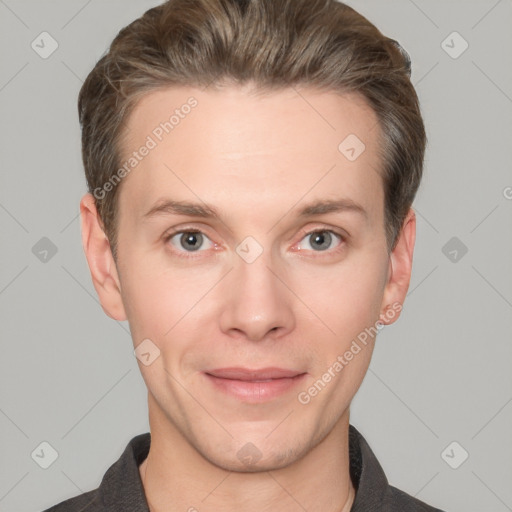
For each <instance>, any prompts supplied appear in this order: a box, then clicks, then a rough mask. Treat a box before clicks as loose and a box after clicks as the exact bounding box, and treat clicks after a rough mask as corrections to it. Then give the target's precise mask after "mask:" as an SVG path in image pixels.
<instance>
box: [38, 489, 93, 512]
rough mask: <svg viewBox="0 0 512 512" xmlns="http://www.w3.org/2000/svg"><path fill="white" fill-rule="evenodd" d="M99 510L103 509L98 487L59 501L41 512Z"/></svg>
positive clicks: (90, 511) (87, 511)
mask: <svg viewBox="0 0 512 512" xmlns="http://www.w3.org/2000/svg"><path fill="white" fill-rule="evenodd" d="M100 510H103V506H102V505H101V504H100V501H99V497H98V489H94V490H93V491H88V492H85V493H83V494H80V495H78V496H75V497H73V498H69V499H67V500H65V501H61V502H60V503H58V504H57V505H54V506H53V507H51V508H48V509H46V510H44V511H43V512H99V511H100Z"/></svg>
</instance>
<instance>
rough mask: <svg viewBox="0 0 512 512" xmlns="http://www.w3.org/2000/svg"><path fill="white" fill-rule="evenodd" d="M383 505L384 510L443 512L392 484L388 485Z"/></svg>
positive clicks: (389, 511)
mask: <svg viewBox="0 0 512 512" xmlns="http://www.w3.org/2000/svg"><path fill="white" fill-rule="evenodd" d="M383 505H384V507H383V509H382V510H383V511H386V512H395V511H396V512H443V511H442V510H440V509H438V508H435V507H432V506H430V505H427V504H426V503H424V502H423V501H420V500H419V499H417V498H414V497H413V496H411V495H410V494H407V493H406V492H404V491H401V490H400V489H397V488H396V487H393V486H392V485H390V486H389V487H388V490H387V493H386V498H385V500H384V504H383Z"/></svg>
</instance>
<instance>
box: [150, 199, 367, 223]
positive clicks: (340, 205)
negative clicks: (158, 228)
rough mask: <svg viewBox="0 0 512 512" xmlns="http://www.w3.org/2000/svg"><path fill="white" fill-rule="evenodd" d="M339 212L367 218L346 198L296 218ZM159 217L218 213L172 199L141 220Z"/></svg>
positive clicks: (322, 202)
mask: <svg viewBox="0 0 512 512" xmlns="http://www.w3.org/2000/svg"><path fill="white" fill-rule="evenodd" d="M340 212H353V213H357V214H359V215H361V216H363V217H364V218H368V213H367V211H366V210H365V209H364V208H363V206H361V205H360V204H359V203H356V202H355V201H353V200H352V199H348V198H342V199H336V200H319V201H315V202H313V203H310V204H307V205H306V206H304V207H303V208H301V209H300V210H299V211H298V213H297V216H298V217H301V218H303V217H313V216H315V215H323V214H326V213H340ZM160 215H162V216H163V215H186V216H190V217H202V218H207V219H208V218H210V219H218V218H220V214H219V211H218V210H217V209H216V208H215V207H213V206H211V205H208V204H206V203H202V204H201V203H192V202H188V201H175V200H172V199H163V200H159V201H157V202H156V203H155V205H154V206H153V207H152V208H151V209H150V210H149V211H147V212H146V213H145V214H144V215H143V218H144V219H150V218H152V217H156V216H160Z"/></svg>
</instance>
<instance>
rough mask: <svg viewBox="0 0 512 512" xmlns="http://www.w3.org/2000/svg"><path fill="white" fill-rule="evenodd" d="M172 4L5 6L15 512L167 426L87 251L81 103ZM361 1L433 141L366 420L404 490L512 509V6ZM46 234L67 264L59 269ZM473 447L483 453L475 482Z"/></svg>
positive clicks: (450, 503)
mask: <svg viewBox="0 0 512 512" xmlns="http://www.w3.org/2000/svg"><path fill="white" fill-rule="evenodd" d="M157 3H159V2H157V1H143V0H138V1H130V2H127V1H126V0H103V1H99V0H89V1H86V0H80V1H76V0H73V1H70V0H66V1H64V0H52V1H41V0H37V1H36V0H30V1H29V0H17V1H15V0H0V38H1V41H0V42H1V56H2V61H1V62H2V65H1V69H0V108H1V120H2V125H1V137H0V158H1V160H0V172H1V183H2V185H1V188H0V226H1V247H2V250H1V251H0V255H1V264H0V315H1V317H0V322H1V332H2V338H1V344H2V345H1V348H2V351H1V353H2V357H0V378H1V387H0V390H1V395H0V437H1V440H2V441H1V443H2V444H1V455H0V464H1V471H0V510H1V511H6V512H7V511H8V512H28V511H38V510H42V509H45V508H47V507H49V506H50V505H53V504H55V503H57V502H60V501H62V500H64V499H66V498H69V497H71V496H74V495H76V494H78V493H80V492H83V491H87V490H90V489H92V488H95V487H97V486H98V485H99V483H100V480H101V477H102V475H103V474H104V472H105V471H106V470H107V468H108V467H109V466H110V465H111V464H112V463H113V462H114V461H115V460H117V458H118V457H119V456H120V454H121V452H122V451H123V449H124V447H125V446H126V444H127V443H128V441H129V440H130V439H131V438H132V437H133V436H135V435H137V434H139V433H141V432H147V431H148V430H149V426H148V422H147V405H146V399H147V397H146V388H145V385H144V382H143V380H142V378H141V376H140V373H139V370H138V367H137V362H136V359H135V357H134V356H133V347H132V341H131V338H130V334H129V330H128V325H127V323H126V322H124V323H119V322H115V321H113V320H111V319H109V318H108V317H107V316H106V315H105V314H104V313H103V311H102V309H101V307H100V305H99V303H98V300H97V297H96V294H95V291H94V288H93V286H92V283H91V280H90V274H89V270H88V267H87V264H86V260H85V257H84V255H83V250H82V246H81V239H80V224H79V218H78V212H79V208H78V205H79V201H80V198H81V196H82V195H83V193H85V191H86V189H85V179H84V176H83V170H82V164H81V157H80V132H79V126H78V121H77V112H76V99H77V94H78V90H79V88H80V86H81V83H82V81H83V79H84V78H85V77H86V76H87V74H88V72H89V71H90V70H91V69H92V67H93V66H94V63H95V62H96V61H97V60H98V59H99V58H100V56H101V55H102V53H103V52H104V50H105V49H106V47H107V45H108V44H109V43H110V41H111V40H112V38H113V37H114V36H115V34H116V33H117V32H118V30H119V29H120V28H122V27H123V26H125V25H126V24H127V23H129V22H130V21H132V20H133V19H135V18H136V17H138V16H139V15H140V14H142V13H143V12H144V11H145V10H146V9H148V8H149V7H152V6H154V5H156V4H157ZM348 3H349V4H350V5H352V6H353V7H355V8H356V9H357V10H359V11H360V12H361V13H362V14H364V15H365V16H366V17H368V18H369V19H370V21H372V22H373V23H375V24H376V25H377V26H378V27H379V28H380V29H381V30H382V31H383V32H384V33H385V34H386V35H388V36H390V37H393V38H395V39H397V40H398V41H400V43H401V44H402V45H403V46H404V47H405V48H406V49H407V51H408V52H409V54H410V55H411V58H412V70H413V73H412V80H413V82H414V83H415V84H416V86H417V90H418V94H419V96H420V100H421V104H422V110H423V113H424V117H425V122H426V125H427V130H428V136H429V147H428V150H427V156H426V168H425V178H424V181H423V184H422V188H421V189H420V192H419V194H418V196H417V200H416V202H415V208H416V212H417V215H418V231H417V245H416V252H415V259H414V269H413V276H412V282H411V287H410V291H409V296H408V299H407V301H406V303H405V307H404V312H403V315H402V317H401V319H400V320H399V322H398V323H396V324H395V325H393V326H391V327H386V328H385V329H384V330H383V331H382V333H381V334H380V335H379V339H378V341H377V347H376V350H375V353H374V357H373V360H372V363H371V366H370V370H369V372H368V374H367V376H366V378H365V381H364V382H363V385H362V387H361V389H360V391H359V393H358V394H357V395H356V398H355V400H354V402H353V405H352V415H351V422H352V423H353V424H354V425H355V426H356V427H357V428H358V429H359V430H360V431H361V432H362V433H363V435H364V436H365V437H366V438H367V440H368V441H369V443H370V446H371V447H372V449H373V450H374V452H375V453H376V455H377V457H378V458H379V460H380V462H381V464H382V465H383V467H384V470H385V471H386V474H387V476H388V479H389V480H390V483H391V484H392V485H395V486H397V487H399V488H401V489H403V490H405V491H406V492H408V493H410V494H412V495H415V496H417V497H418V498H419V499H422V500H424V501H426V502H428V503H431V504H432V505H436V506H438V507H441V508H443V509H446V510H448V511H465V512H471V511H475V512H476V511H481V510H486V511H495V512H502V511H506V510H512V485H511V483H512V437H511V434H510V433H511V425H512V404H511V402H512V372H511V370H510V367H511V360H512V343H511V336H510V333H511V332H512V315H511V312H512V309H511V308H512V271H511V261H512V260H511V256H512V237H511V233H512V229H511V228H512V200H511V198H512V188H510V187H512V172H511V155H510V146H511V142H512V137H511V136H512V67H511V62H512V61H511V54H512V31H511V27H512V23H511V22H512V2H511V1H510V0H501V1H495V0H492V1H487V0H478V1H476V0H474V1H467V0H465V1H462V0H457V1H456V0H451V1H446V0H442V1H441V0H437V1H433V0H429V1H426V0H415V1H412V0H393V1H387V2H383V1H382V0H371V1H370V0H358V1H356V0H352V1H350V2H348ZM43 31H47V32H49V33H50V34H51V35H52V37H53V38H54V39H55V40H56V41H57V42H58V45H59V46H58V48H57V50H56V51H55V52H54V53H53V54H52V55H51V56H50V57H48V58H47V59H43V58H41V57H40V56H39V55H38V54H37V53H36V52H35V51H34V50H33V49H32V47H31V43H32V41H34V40H36V41H37V39H36V38H37V37H38V36H39V34H40V33H41V32H43ZM453 31H457V32H459V33H460V34H461V36H462V37H463V38H464V39H465V40H466V41H467V42H468V44H469V47H468V49H467V50H466V51H465V52H464V53H463V54H462V55H460V56H459V57H458V58H453V57H452V56H450V55H448V53H447V52H446V51H445V49H446V45H449V46H452V47H453V48H452V49H451V51H452V53H453V52H454V51H458V50H460V49H461V48H462V46H461V44H462V42H461V40H457V39H453V38H452V39H450V38H449V39H448V40H447V43H444V45H445V46H444V47H443V46H442V42H443V41H444V40H445V39H446V38H447V36H449V34H451V33H452V32H453ZM452 40H453V42H452ZM47 48H48V46H47ZM507 187H508V188H507ZM42 237H47V238H48V239H50V240H51V242H52V243H53V244H54V245H55V247H56V249H57V252H56V254H54V255H52V253H51V252H50V253H48V255H47V260H46V262H44V261H41V260H40V257H42V256H41V254H39V257H37V251H38V250H41V244H43V246H44V245H45V244H48V242H45V241H43V242H40V239H41V238H42ZM452 237H457V239H456V240H455V241H452V242H451V243H450V244H449V245H448V246H447V247H445V244H447V242H448V241H449V240H450V239H452ZM38 243H39V245H36V244H38ZM453 244H455V245H453ZM461 244H464V246H465V247H466V248H467V250H468V251H467V253H466V254H463V246H462V245H461ZM34 246H35V247H36V248H35V249H34V250H33V248H34ZM443 247H445V248H444V249H443ZM454 249H455V250H456V251H457V253H456V254H455V253H454V252H453V250H454ZM34 252H35V253H36V254H34ZM453 259H455V261H452V260H453ZM43 441H46V442H48V443H50V445H51V446H53V447H54V448H55V450H56V451H57V452H58V458H57V459H56V460H55V462H54V463H53V464H52V465H51V466H50V467H49V468H48V469H42V468H41V467H40V466H39V465H38V464H36V462H35V461H34V460H33V458H32V457H31V454H32V452H33V451H34V450H35V449H36V448H38V447H39V445H40V443H41V442H43ZM453 441H456V442H457V443H459V445H460V446H462V447H463V449H465V450H466V451H467V452H468V453H469V458H468V459H467V460H466V461H465V462H464V463H463V464H461V465H460V467H458V468H457V469H452V468H451V467H450V466H449V465H448V464H447V462H446V460H450V462H451V463H452V464H454V463H458V462H460V460H461V459H460V457H461V455H460V454H461V449H460V448H458V447H456V449H455V450H454V451H453V452H452V451H451V449H448V450H447V451H445V449H446V448H447V446H448V445H450V443H452V442H453ZM443 452H444V453H445V455H444V457H443V456H442V455H441V454H442V453H443ZM447 453H448V455H449V457H448V458H447V455H446V454H447Z"/></svg>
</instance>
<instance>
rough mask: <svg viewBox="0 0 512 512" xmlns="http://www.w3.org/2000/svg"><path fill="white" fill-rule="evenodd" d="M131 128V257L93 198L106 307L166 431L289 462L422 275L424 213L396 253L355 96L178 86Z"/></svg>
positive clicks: (214, 448)
mask: <svg viewBox="0 0 512 512" xmlns="http://www.w3.org/2000/svg"><path fill="white" fill-rule="evenodd" d="M191 97H193V98H194V100H189V98H191ZM185 105H189V107H185ZM176 109H178V112H177V113H176V115H175V118H174V119H173V120H172V121H171V122H172V123H173V125H172V127H171V125H170V124H169V125H165V122H166V121H169V118H170V116H171V115H172V114H173V112H175V111H176ZM161 123H163V124H161ZM127 127H128V130H127V131H126V137H125V139H124V140H123V150H124V156H125V160H126V161H128V159H129V158H130V157H132V158H133V157H134V154H133V152H134V151H136V152H137V155H136V156H135V158H136V159H137V163H136V164H135V161H133V162H132V163H133V164H134V165H133V168H132V169H131V170H130V172H129V173H127V175H126V176H125V177H124V178H123V181H122V183H121V185H118V186H121V187H122V188H121V189H120V191H119V192H120V196H119V241H118V254H119V258H118V262H117V267H116V265H114V263H113V261H112V260H111V255H110V252H109V251H108V245H106V243H105V240H104V237H103V238H102V237H101V236H100V234H101V232H100V230H99V228H98V223H97V218H95V215H96V214H95V209H94V206H93V202H92V201H91V196H88V197H85V198H84V200H83V201H82V214H83V221H82V222H83V231H84V233H85V235H84V237H85V238H84V246H86V254H87V257H88V260H89V264H90V266H91V271H92V274H93V280H94V283H95V286H96V289H97V291H98V294H99V295H100V299H101V302H102V305H103V308H104V310H105V311H106V312H107V314H109V315H110V316H112V317H113V318H116V319H118V320H123V319H128V321H129V324H130V329H131V333H132V337H133V342H134V346H135V347H138V346H139V344H141V343H144V345H140V346H141V347H144V350H142V352H143V353H144V354H146V355H145V356H144V358H145V361H144V363H143V362H142V361H141V362H139V366H140V370H141V372H142V376H143V378H144V380H145V383H146V385H147V387H148V390H149V397H150V400H149V406H150V418H151V421H152V425H151V426H152V429H153V428H155V429H159V430H160V431H161V432H164V431H168V432H171V431H173V432H175V433H176V432H177V433H179V435H181V436H182V437H183V438H184V439H186V441H187V442H188V443H190V445H191V446H193V447H194V448H195V449H196V450H197V452H199V453H200V454H201V455H203V456H204V457H205V458H206V459H208V460H210V461H211V462H213V463H215V464H216V465H218V466H220V467H223V468H226V469H229V470H236V471H241V470H243V467H244V466H243V465H244V464H245V463H246V462H247V460H248V459H247V458H249V459H250V460H251V461H252V463H253V464H252V466H251V468H253V469H254V468H259V469H270V468H277V467H283V466H285V465H288V464H290V463H291V462H293V461H294V460H298V459H299V458H300V457H303V456H304V455H305V454H307V453H308V451H310V450H311V449H312V447H314V446H315V445H317V444H318V443H320V441H322V440H323V439H325V438H326V437H327V436H329V434H330V433H331V432H333V431H334V429H335V427H336V425H337V424H338V423H339V422H340V421H341V419H342V418H344V417H347V414H348V407H349V404H350V401H351V399H352V398H353V396H354V394H355V393H356V391H357V389H358V388H359V386H360V384H361V382H362V379H363V377H364V375H365V373H366V370H367V368H368V364H369V362H370V357H371V353H372V350H373V343H374V339H373V338H372V336H371V335H370V336H369V335H368V333H372V334H373V333H374V332H375V326H376V324H377V322H378V320H379V318H381V319H382V321H383V323H391V322H392V321H394V320H395V319H396V318H397V317H398V313H399V310H400V305H401V303H402V301H403V299H404V296H405V292H406V289H407V286H408V283H409V277H410V263H411V258H412V246H413V244H414V217H413V216H409V217H408V221H407V226H408V227H406V228H404V232H403V233H405V235H404V234H403V233H402V236H401V238H400V241H399V243H398V244H397V247H396V248H395V250H394V251H393V252H392V253H391V254H389V253H388V251H387V245H386V237H385V226H384V193H383V185H382V177H381V162H380V159H379V156H378V140H379V127H378V124H377V118H376V115H375V114H374V112H373V111H372V110H371V109H370V108H369V107H368V106H367V105H366V104H365V103H364V101H363V100H362V98H361V97H359V96H356V95H343V96H340V95H337V94H335V93H332V92H320V91H315V90H313V89H303V90H301V91H300V94H298V93H297V92H296V91H295V90H294V89H291V88H290V89H286V90H283V91H280V92H273V93H271V94H266V95H256V94H253V93H251V91H250V90H249V88H248V87H237V86H230V87H227V88H224V89H222V90H213V89H207V90H206V91H201V90H199V89H191V88H178V87H176V88H172V89H166V90H161V91H157V92H152V93H150V94H148V95H147V96H145V97H144V98H143V99H142V101H141V102H140V103H139V104H138V105H137V107H136V109H135V110H134V111H133V113H132V115H131V116H130V118H129V121H128V125H127ZM347 137H349V138H348V139H347V140H346V141H345V139H346V138H347ZM355 137H357V138H355ZM344 141H345V142H344ZM361 143H363V144H364V147H363V146H362V144H361ZM142 146H145V147H146V148H149V149H148V150H147V151H145V150H140V148H141V147H142ZM351 148H352V149H351ZM86 239H87V240H86ZM92 240H96V242H93V241H92ZM386 308H388V310H386ZM391 310H393V314H392V316H390V314H389V311H391ZM365 329H366V331H365ZM365 332H366V336H364V334H363V333H365ZM363 339H365V341H364V342H363V341H362V340H363ZM144 340H146V341H144ZM354 342H355V344H354ZM356 347H359V350H357V348H356ZM148 354H149V355H148ZM350 354H351V355H350ZM258 371H259V373H258Z"/></svg>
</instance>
